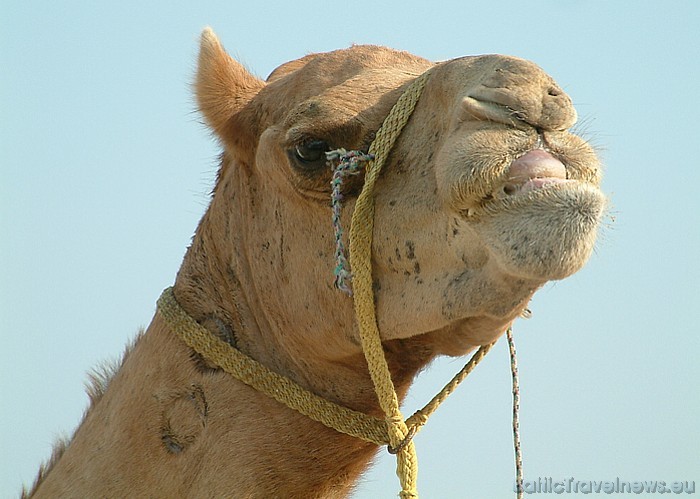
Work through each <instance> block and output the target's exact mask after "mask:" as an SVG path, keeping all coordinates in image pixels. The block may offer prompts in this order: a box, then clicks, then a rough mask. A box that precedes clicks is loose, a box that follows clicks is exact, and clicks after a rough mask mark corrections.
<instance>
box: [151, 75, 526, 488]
mask: <svg viewBox="0 0 700 499" xmlns="http://www.w3.org/2000/svg"><path fill="white" fill-rule="evenodd" d="M429 75H430V72H429V71H428V72H425V73H423V74H422V75H421V76H419V77H418V78H416V79H415V80H414V81H413V83H411V84H410V85H409V87H408V88H407V90H406V91H405V92H404V93H403V94H402V95H401V97H400V98H399V100H398V101H397V103H396V104H395V105H394V107H393V108H392V109H391V111H390V112H389V115H388V116H387V118H386V119H385V120H384V123H383V124H382V126H381V128H380V129H379V131H378V132H377V134H376V137H375V140H374V141H373V143H372V145H371V146H370V150H369V154H370V155H371V156H372V157H373V158H374V159H373V161H371V162H370V164H369V165H368V166H367V171H366V173H365V184H364V187H363V189H362V192H361V193H360V196H359V197H358V199H357V202H356V204H355V209H354V212H353V215H352V225H351V228H350V265H351V267H352V269H353V275H352V279H353V287H354V290H355V297H354V304H355V315H356V319H357V323H358V328H359V331H360V339H361V342H362V348H363V351H364V354H365V358H366V360H367V365H368V369H369V373H370V376H371V378H372V381H373V383H374V386H375V391H376V393H377V397H378V400H379V405H380V407H381V409H382V411H383V412H384V414H385V419H383V420H382V419H379V418H375V417H373V416H369V415H367V414H363V413H360V412H357V411H353V410H351V409H348V408H346V407H343V406H340V405H338V404H334V403H332V402H330V401H328V400H325V399H323V398H322V397H319V396H318V395H316V394H314V393H312V392H309V391H308V390H306V389H304V388H303V387H301V386H299V385H298V384H296V383H294V382H293V381H292V380H290V379H288V378H286V377H284V376H281V375H279V374H277V373H275V372H273V371H271V370H270V369H268V368H267V367H265V366H264V365H262V364H260V363H259V362H257V361H255V360H254V359H252V358H250V357H248V356H246V355H245V354H243V353H242V352H240V351H239V350H237V349H236V348H234V347H232V346H231V345H229V344H228V343H226V342H224V341H222V340H220V339H219V338H217V337H216V336H214V335H213V334H212V333H211V332H210V331H209V330H208V329H206V328H204V327H203V326H201V325H200V324H199V323H197V322H196V321H195V320H194V319H192V318H191V317H190V316H189V315H188V314H187V313H186V312H185V311H184V310H183V309H182V308H181V307H180V305H179V304H178V303H177V300H176V298H175V295H174V292H173V289H172V288H167V289H166V290H165V291H163V294H162V295H161V297H160V298H159V300H158V312H159V313H160V315H161V316H162V317H163V319H164V320H165V321H166V323H167V324H168V326H169V327H170V329H171V330H172V331H173V332H174V333H176V334H177V335H178V336H180V338H181V339H182V340H183V341H184V342H185V343H186V344H187V345H188V346H189V347H190V348H192V349H193V350H195V351H196V352H197V353H199V354H200V355H202V356H204V357H205V358H206V359H207V360H209V361H210V362H213V363H214V364H216V365H218V366H219V367H221V369H223V370H224V371H225V372H227V373H229V374H231V375H232V376H234V377H235V378H237V379H239V380H240V381H242V382H244V383H246V384H247V385H249V386H251V387H253V388H255V389H256V390H258V391H260V392H262V393H265V394H266V395H268V396H270V397H272V398H274V399H275V400H277V401H278V402H280V403H282V404H285V405H286V406H288V407H290V408H291V409H294V410H296V411H298V412H300V413H301V414H304V415H305V416H307V417H309V418H311V419H313V420H315V421H318V422H320V423H322V424H324V425H326V426H328V427H330V428H333V429H335V430H337V431H339V432H342V433H345V434H348V435H351V436H354V437H357V438H360V439H363V440H365V441H368V442H372V443H375V444H377V445H388V449H389V452H390V453H392V454H396V456H397V474H398V476H399V480H400V482H401V489H402V490H401V492H400V494H399V495H400V497H401V498H402V499H407V498H417V497H418V492H417V489H416V481H417V473H418V462H417V457H416V450H415V446H414V443H413V436H414V435H415V434H416V433H417V431H418V430H419V429H420V427H422V426H423V425H424V424H425V423H426V422H427V419H428V417H429V416H430V415H431V414H432V413H433V412H434V411H435V410H436V409H437V407H438V406H439V405H440V404H441V403H442V402H443V401H444V400H445V399H446V398H447V396H449V394H450V393H452V391H454V389H455V388H456V387H457V385H459V383H461V382H462V381H463V380H464V379H465V378H466V376H467V375H468V374H469V373H470V372H471V371H472V370H473V369H474V368H475V367H476V365H477V364H478V363H479V362H480V361H481V360H482V359H483V358H484V356H485V355H486V353H488V351H489V350H490V349H491V348H492V346H493V343H491V344H489V345H485V346H482V347H481V348H479V349H478V351H477V352H476V353H475V354H474V355H473V356H472V358H471V359H470V360H469V362H467V364H466V365H465V366H464V368H463V369H462V370H461V371H460V372H459V373H457V375H455V377H454V378H453V379H452V380H451V381H450V382H449V383H448V384H447V385H445V387H443V389H442V390H441V391H440V392H439V393H438V394H437V395H436V396H435V397H433V399H432V400H431V401H430V402H428V404H426V406H425V407H424V408H423V409H420V410H418V411H416V413H414V414H413V415H412V416H411V417H410V418H408V419H406V420H404V418H403V415H402V414H401V410H400V408H399V401H398V396H397V394H396V390H395V388H394V384H393V382H392V380H391V374H390V372H389V368H388V365H387V363H386V358H385V356H384V350H383V347H382V344H381V338H380V335H379V329H378V327H377V322H376V311H375V308H374V292H373V289H372V268H371V246H372V232H373V228H374V199H373V192H374V185H375V183H376V180H377V178H378V176H379V173H380V171H381V168H382V166H383V164H384V162H385V161H386V159H387V157H388V155H389V152H390V151H391V148H392V147H393V145H394V143H395V142H396V139H397V138H398V136H399V135H400V133H401V130H402V129H403V127H404V125H405V124H406V123H407V122H408V119H409V117H410V115H411V113H412V112H413V109H414V108H415V105H416V103H417V102H418V99H419V97H420V94H421V92H422V90H423V87H424V86H425V83H426V81H427V79H428V78H429ZM334 181H335V176H334ZM339 182H340V181H338V183H339ZM337 192H338V195H339V193H340V190H339V187H338V191H337ZM334 193H335V186H334ZM338 202H339V198H338ZM337 206H338V207H337V213H336V206H335V205H334V225H335V223H336V222H337V223H338V225H337V227H336V250H337V251H336V258H337V260H338V261H339V264H340V258H339V257H338V255H339V254H340V256H341V257H342V258H344V248H343V247H342V233H340V234H339V231H338V229H339V215H340V211H339V210H340V208H339V203H338V205H337ZM336 215H337V216H336ZM340 270H343V269H340ZM345 270H346V271H347V268H346V267H345ZM339 274H340V272H339V270H338V269H336V275H337V276H339ZM349 279H350V275H349V273H348V274H347V275H344V276H343V278H342V279H341V281H349ZM336 284H338V280H336ZM339 287H340V286H339ZM348 291H349V287H348ZM509 331H510V329H509ZM494 343H495V342H494ZM511 343H512V337H511V336H509V344H511ZM514 353H515V351H514V348H512V347H511V366H512V367H513V369H514V370H513V395H514V419H513V429H514V439H515V440H514V442H515V446H516V451H515V452H516V468H517V469H518V470H521V460H520V459H519V456H520V446H519V436H518V433H517V403H516V400H519V399H516V396H517V395H516V393H517V366H516V365H515V361H514V357H513V355H514ZM517 479H518V482H517V483H518V484H521V483H522V473H521V471H520V472H519V473H517ZM519 489H522V487H519ZM521 494H522V493H521V492H520V495H519V497H521Z"/></svg>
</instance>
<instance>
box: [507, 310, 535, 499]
mask: <svg viewBox="0 0 700 499" xmlns="http://www.w3.org/2000/svg"><path fill="white" fill-rule="evenodd" d="M528 313H529V311H528ZM506 338H507V339H508V353H509V354H510V373H511V376H512V378H513V449H514V450H515V491H516V497H517V499H523V454H522V450H521V449H520V416H519V414H520V382H519V381H518V360H517V356H516V355H515V342H514V341H513V329H512V328H510V327H509V328H508V330H507V331H506Z"/></svg>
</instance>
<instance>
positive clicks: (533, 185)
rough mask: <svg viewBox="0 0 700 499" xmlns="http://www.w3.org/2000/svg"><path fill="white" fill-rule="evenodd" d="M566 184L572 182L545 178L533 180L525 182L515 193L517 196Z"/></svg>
mask: <svg viewBox="0 0 700 499" xmlns="http://www.w3.org/2000/svg"><path fill="white" fill-rule="evenodd" d="M568 182H573V180H567V179H562V178H554V177H545V178H533V179H530V180H528V181H527V182H525V183H524V184H523V185H522V186H521V187H520V189H519V190H518V191H517V193H518V194H525V193H526V192H530V191H534V190H537V189H543V188H545V187H550V186H553V185H557V184H565V183H568Z"/></svg>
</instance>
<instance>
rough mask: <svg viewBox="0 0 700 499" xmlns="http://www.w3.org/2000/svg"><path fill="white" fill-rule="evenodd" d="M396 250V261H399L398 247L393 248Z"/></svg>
mask: <svg viewBox="0 0 700 499" xmlns="http://www.w3.org/2000/svg"><path fill="white" fill-rule="evenodd" d="M395 251H396V261H397V262H400V261H401V252H400V251H399V248H395Z"/></svg>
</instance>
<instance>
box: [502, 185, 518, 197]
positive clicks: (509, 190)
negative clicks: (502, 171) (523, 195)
mask: <svg viewBox="0 0 700 499" xmlns="http://www.w3.org/2000/svg"><path fill="white" fill-rule="evenodd" d="M518 190H519V187H518V186H517V185H515V184H506V185H504V186H503V192H504V193H505V195H506V196H512V195H513V194H515V193H516V192H518Z"/></svg>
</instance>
